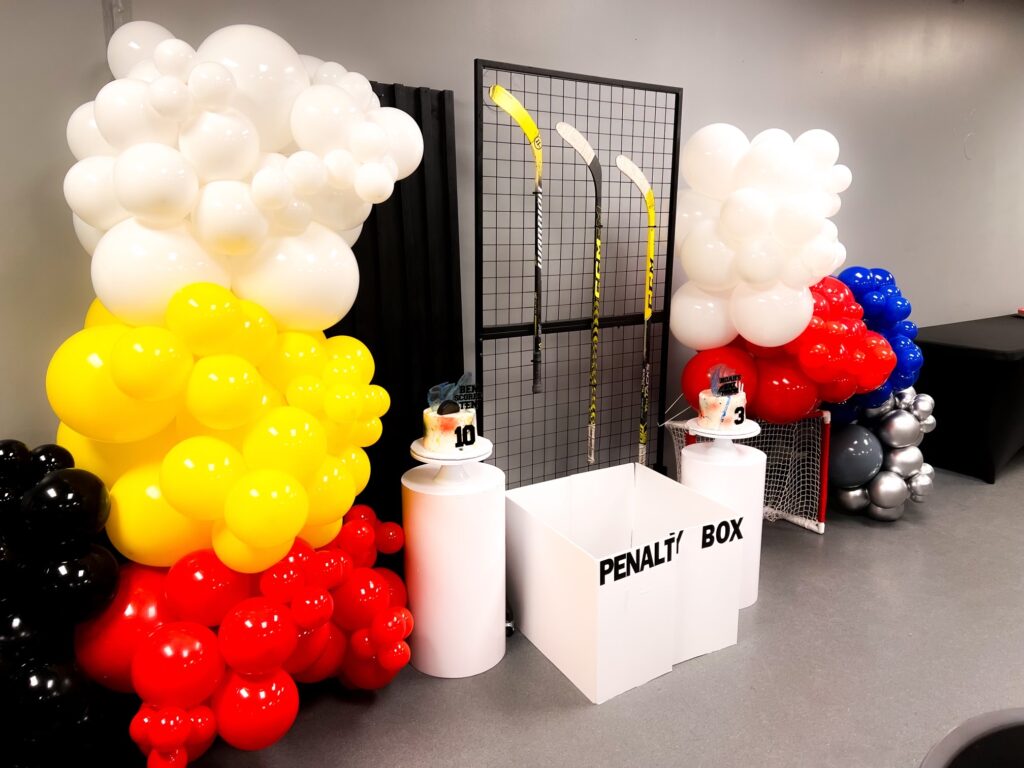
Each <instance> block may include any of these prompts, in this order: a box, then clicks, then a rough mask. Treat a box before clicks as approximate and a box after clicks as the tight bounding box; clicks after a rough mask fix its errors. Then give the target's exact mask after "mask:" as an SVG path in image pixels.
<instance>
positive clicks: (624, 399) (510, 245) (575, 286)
mask: <svg viewBox="0 0 1024 768" xmlns="http://www.w3.org/2000/svg"><path fill="white" fill-rule="evenodd" d="M476 83H477V94H476V103H477V122H476V132H477V133H476V139H477V273H476V280H477V328H476V330H477V381H478V382H479V384H480V385H481V389H482V392H481V394H482V402H481V404H480V410H479V413H478V419H479V421H480V424H481V429H482V432H483V433H484V434H486V435H487V436H488V437H489V438H490V439H491V440H492V441H493V442H494V445H495V452H494V456H493V458H492V459H491V461H493V462H494V463H496V464H497V465H498V466H499V467H501V468H502V469H503V470H505V472H506V480H507V485H508V487H509V488H515V487H517V486H519V485H524V484H527V483H533V482H540V481H542V480H550V479H554V478H556V477H562V476H564V475H567V474H571V473H574V472H578V471H584V470H587V469H589V468H600V467H607V466H612V465H615V464H621V463H624V462H628V461H635V460H636V459H637V452H638V450H637V448H638V432H639V427H638V420H639V411H640V372H641V359H642V341H643V317H642V312H643V306H644V282H645V270H646V250H647V213H646V208H645V206H644V201H643V198H642V197H641V194H640V192H639V191H638V189H637V188H636V186H634V185H633V183H632V182H631V181H629V179H627V178H626V177H625V176H624V175H623V174H621V173H620V172H619V170H618V168H616V167H615V158H616V156H618V155H619V154H624V155H627V156H628V157H630V158H631V159H632V160H633V161H634V162H635V163H636V164H637V165H638V166H639V167H640V169H641V170H642V171H643V172H644V174H645V175H646V176H647V178H648V180H649V181H650V183H651V186H652V188H653V190H654V195H655V199H656V204H657V216H658V222H657V223H658V229H657V239H656V246H655V277H654V311H655V314H654V316H653V317H652V320H651V339H652V342H651V343H652V352H651V364H652V370H651V403H652V408H651V417H650V422H651V425H650V427H651V429H650V435H651V436H650V443H649V445H648V463H655V464H656V465H660V464H661V463H662V462H661V446H660V443H661V440H662V434H661V430H659V429H657V424H658V422H659V421H661V420H663V417H662V414H663V412H664V398H663V392H662V390H663V388H664V387H663V371H662V361H663V359H664V353H665V342H666V339H665V333H664V325H665V323H666V322H667V307H666V306H665V304H666V291H667V286H670V285H671V274H672V273H671V242H672V233H673V230H674V227H673V222H674V218H675V216H674V203H675V187H676V185H675V179H676V176H677V172H676V165H675V163H676V158H677V157H678V150H679V147H678V144H679V117H680V108H681V104H682V92H681V91H680V90H679V89H673V88H665V87H662V86H653V85H651V86H648V85H644V84H637V83H624V82H619V81H612V80H604V79H601V78H590V77H584V76H580V75H570V74H567V73H558V72H547V71H543V70H536V69H532V68H523V67H516V66H512V65H505V64H497V63H495V62H480V61H478V62H477V80H476ZM495 83H497V84H500V85H502V86H504V87H505V88H506V89H507V90H508V91H509V92H510V93H512V95H514V96H515V97H516V98H517V99H519V101H520V102H521V103H522V104H523V106H524V107H525V108H526V109H527V111H529V113H530V114H531V115H532V117H533V119H534V120H535V121H536V123H537V125H538V127H539V128H540V132H541V138H542V141H543V145H544V148H543V153H544V182H543V183H544V232H543V241H544V270H543V302H542V303H543V311H542V318H541V319H542V323H543V325H544V328H543V343H544V350H543V380H544V388H545V391H544V392H542V393H538V394H533V393H532V390H531V385H532V376H533V374H532V365H531V362H530V361H531V352H532V346H531V345H532V333H533V301H534V160H533V155H532V152H531V151H530V148H529V146H528V145H527V143H526V140H525V138H524V135H523V132H522V131H521V130H520V128H519V126H518V125H517V124H516V123H515V122H514V121H513V120H512V119H511V118H510V117H509V116H508V115H507V114H506V113H505V112H503V111H502V110H500V109H499V108H498V107H496V106H495V105H494V104H493V103H492V102H491V101H490V99H489V98H488V95H487V92H488V90H489V88H490V86H491V85H493V84H495ZM563 120H564V121H565V122H568V123H570V124H572V125H573V126H575V127H576V128H577V129H578V130H579V131H580V132H581V133H582V134H583V135H584V136H585V137H586V138H587V140H588V141H589V142H590V144H591V145H592V146H593V148H594V150H595V151H596V153H597V156H598V158H599V160H600V162H601V165H602V171H603V178H604V181H603V187H602V208H603V216H602V219H603V225H604V228H603V235H602V249H601V251H602V253H601V307H600V309H601V322H600V325H601V336H600V344H599V348H598V377H599V387H598V415H597V452H596V463H595V464H594V465H588V464H587V413H588V405H589V399H590V388H589V371H590V318H591V308H592V290H593V274H594V258H593V257H594V250H593V249H594V239H593V226H594V187H593V181H592V179H591V177H590V174H589V172H588V170H587V167H586V165H585V164H584V162H583V160H582V159H581V158H580V157H579V155H577V153H576V151H575V150H574V149H573V148H572V147H570V146H569V145H568V144H566V143H565V142H564V141H563V140H562V138H561V137H560V136H559V135H558V133H557V132H556V131H555V125H556V124H557V123H558V122H559V121H563Z"/></svg>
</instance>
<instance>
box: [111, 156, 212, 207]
mask: <svg viewBox="0 0 1024 768" xmlns="http://www.w3.org/2000/svg"><path fill="white" fill-rule="evenodd" d="M198 193H199V179H198V178H197V177H196V172H195V171H194V170H192V166H191V165H189V163H188V162H187V161H186V160H185V158H184V157H182V154H181V153H180V152H179V151H178V150H176V149H173V148H172V147H168V146H167V145H166V144H152V143H147V144H136V145H135V146H134V147H129V148H128V149H126V150H125V151H124V152H122V153H121V154H120V155H119V156H118V158H117V162H116V163H115V164H114V194H115V195H117V201H118V202H119V203H120V204H121V205H122V206H123V207H124V208H125V210H127V211H130V212H131V214H132V215H133V216H135V217H136V218H137V219H139V221H140V222H141V223H142V224H145V225H147V226H151V227H167V226H171V225H172V224H177V223H178V222H180V221H182V220H183V219H184V218H185V217H186V216H188V214H189V211H191V210H192V206H193V205H195V201H196V195H197V194H198Z"/></svg>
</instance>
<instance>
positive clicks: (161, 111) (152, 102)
mask: <svg viewBox="0 0 1024 768" xmlns="http://www.w3.org/2000/svg"><path fill="white" fill-rule="evenodd" d="M148 95H149V106H151V107H152V108H153V110H154V111H155V112H156V113H157V114H158V115H160V116H161V117H166V118H169V119H171V120H176V121H181V120H184V119H185V118H186V117H187V116H188V113H189V111H190V110H191V109H192V95H191V94H190V93H189V91H188V86H187V85H185V83H184V82H182V81H181V80H179V79H178V78H176V77H174V76H172V75H163V76H162V77H159V78H157V79H156V80H154V81H153V82H152V83H150V84H149V93H148Z"/></svg>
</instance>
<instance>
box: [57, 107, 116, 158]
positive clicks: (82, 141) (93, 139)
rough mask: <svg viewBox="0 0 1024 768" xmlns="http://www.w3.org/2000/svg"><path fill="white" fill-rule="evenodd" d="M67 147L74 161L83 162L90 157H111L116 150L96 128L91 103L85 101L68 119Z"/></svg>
mask: <svg viewBox="0 0 1024 768" xmlns="http://www.w3.org/2000/svg"><path fill="white" fill-rule="evenodd" d="M67 137H68V147H69V148H70V149H71V154H72V155H74V156H75V159H76V160H84V159H85V158H87V157H89V156H91V155H113V154H116V152H117V150H116V149H114V148H113V147H112V146H110V143H109V142H108V141H107V140H106V139H104V138H103V134H102V133H100V129H99V128H97V127H96V116H95V114H94V113H93V102H91V101H87V102H86V103H85V104H83V105H82V106H80V107H79V108H78V109H76V110H75V111H74V112H72V113H71V117H70V118H68V129H67Z"/></svg>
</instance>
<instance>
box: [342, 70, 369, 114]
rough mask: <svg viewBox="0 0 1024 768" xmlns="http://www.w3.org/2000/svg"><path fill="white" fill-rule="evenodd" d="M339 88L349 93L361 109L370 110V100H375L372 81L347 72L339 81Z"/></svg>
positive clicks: (355, 73)
mask: <svg viewBox="0 0 1024 768" xmlns="http://www.w3.org/2000/svg"><path fill="white" fill-rule="evenodd" d="M338 87H339V88H341V89H342V90H343V91H347V92H348V94H349V96H351V97H352V98H353V99H354V100H355V102H356V104H358V105H359V108H360V109H362V110H364V111H365V110H367V109H369V108H370V99H372V98H373V86H372V85H370V81H369V80H367V79H366V77H364V76H363V75H361V74H359V73H358V72H346V73H345V74H344V75H342V76H341V78H340V79H339V80H338Z"/></svg>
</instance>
